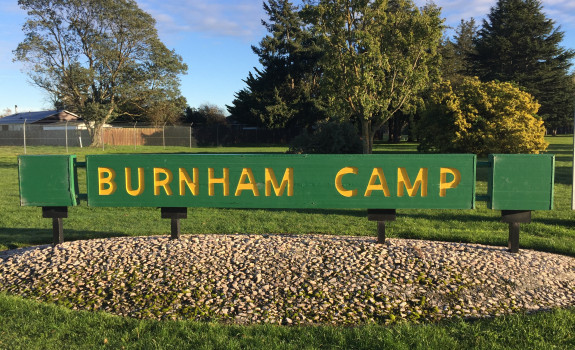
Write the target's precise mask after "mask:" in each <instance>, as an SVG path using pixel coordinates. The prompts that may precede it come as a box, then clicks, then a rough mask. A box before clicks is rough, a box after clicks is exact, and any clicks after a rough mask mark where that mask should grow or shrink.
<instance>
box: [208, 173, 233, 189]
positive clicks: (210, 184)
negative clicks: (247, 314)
mask: <svg viewBox="0 0 575 350" xmlns="http://www.w3.org/2000/svg"><path fill="white" fill-rule="evenodd" d="M223 172H224V177H222V178H216V177H214V169H213V168H208V195H209V196H213V195H214V193H215V191H214V184H222V185H223V187H224V196H229V195H230V169H228V168H224V169H223Z"/></svg>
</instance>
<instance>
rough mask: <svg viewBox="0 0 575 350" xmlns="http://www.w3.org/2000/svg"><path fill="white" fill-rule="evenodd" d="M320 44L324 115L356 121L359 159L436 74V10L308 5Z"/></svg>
mask: <svg viewBox="0 0 575 350" xmlns="http://www.w3.org/2000/svg"><path fill="white" fill-rule="evenodd" d="M307 11H308V12H309V15H310V16H311V17H310V19H311V23H312V24H313V29H314V30H315V31H316V32H317V34H318V35H320V36H321V38H322V45H323V52H324V56H323V59H322V60H321V61H320V62H321V64H320V66H321V69H322V73H323V75H322V81H321V85H322V88H323V89H324V92H325V93H326V95H327V96H328V99H329V102H330V112H332V113H334V114H335V115H338V116H341V117H343V118H352V119H355V120H359V121H360V123H361V126H362V128H361V129H362V131H361V134H362V139H363V145H364V148H363V150H364V153H371V150H372V146H373V138H374V135H375V133H376V132H377V131H378V130H379V129H380V128H381V127H382V126H383V125H384V123H385V122H387V121H388V120H389V119H390V118H391V117H392V116H393V115H394V114H395V113H396V112H398V111H400V110H401V111H404V112H410V111H413V110H414V109H415V107H416V104H417V102H419V101H420V99H419V97H418V95H419V92H420V91H422V90H423V89H424V88H426V87H427V86H428V84H429V82H430V81H431V80H432V77H433V76H434V74H437V73H438V72H437V68H438V65H439V62H438V58H439V56H438V53H437V48H438V45H439V42H440V39H441V34H442V28H443V26H442V20H441V19H440V10H439V8H438V7H436V6H434V5H428V6H425V7H423V8H421V9H419V8H417V7H416V6H415V4H414V3H413V2H412V1H410V0H373V1H370V0H319V1H317V2H313V1H309V2H308V7H307Z"/></svg>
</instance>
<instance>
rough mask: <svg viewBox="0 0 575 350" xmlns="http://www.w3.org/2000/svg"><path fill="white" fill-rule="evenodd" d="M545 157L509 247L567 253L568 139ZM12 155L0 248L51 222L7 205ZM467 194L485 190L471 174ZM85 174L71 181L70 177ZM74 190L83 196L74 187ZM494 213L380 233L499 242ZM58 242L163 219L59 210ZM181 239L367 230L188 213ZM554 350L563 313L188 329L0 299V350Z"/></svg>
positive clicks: (147, 229) (263, 216) (3, 175)
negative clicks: (540, 205)
mask: <svg viewBox="0 0 575 350" xmlns="http://www.w3.org/2000/svg"><path fill="white" fill-rule="evenodd" d="M547 140H548V142H550V144H551V145H550V147H549V152H550V153H554V154H556V179H555V184H556V186H555V203H554V204H555V209H554V210H553V211H539V212H534V213H533V222H532V223H531V224H528V225H522V226H521V240H520V243H521V248H522V249H525V248H529V249H536V250H542V251H548V252H554V253H560V254H566V255H570V256H575V228H574V226H575V216H574V213H573V211H571V203H570V201H571V176H572V175H571V169H572V162H571V161H572V152H573V151H572V138H571V137H563V136H562V137H553V138H548V139H547ZM285 150H286V148H285V147H265V148H264V147H250V148H240V147H238V148H236V147H234V148H199V149H198V148H195V149H191V150H190V149H189V148H184V147H181V148H168V149H166V150H164V148H163V147H139V148H138V149H137V152H139V153H144V152H145V153H161V152H170V153H182V152H193V153H262V152H275V153H283V152H284V151H285ZM415 151H416V144H412V143H411V144H410V143H402V144H399V145H385V144H378V145H376V147H375V153H404V152H415ZM22 152H23V148H21V147H0V184H1V185H0V250H5V249H12V248H16V247H24V246H29V245H37V244H46V243H50V242H51V240H52V233H51V221H50V220H49V219H43V218H42V217H41V210H40V209H39V208H34V207H19V205H18V203H19V198H18V169H17V160H16V156H17V155H18V154H20V153H22ZM65 152H66V149H65V148H64V147H28V148H27V153H28V154H63V153H65ZM133 152H134V149H133V147H127V146H126V147H109V148H107V149H106V150H104V151H102V150H101V149H90V148H83V149H80V148H75V149H72V148H70V149H69V153H70V154H76V155H78V158H79V160H80V161H82V160H83V158H84V156H85V155H86V154H100V153H133ZM479 170H480V171H479V173H478V178H479V181H478V184H477V188H478V193H482V192H485V191H486V188H487V185H486V172H484V171H481V169H479ZM84 176H85V174H82V173H80V177H81V181H83V177H84ZM81 192H83V193H85V189H84V191H81ZM499 219H500V213H499V212H498V211H492V210H488V209H486V206H485V203H482V202H479V203H478V204H477V209H475V210H400V211H398V218H397V221H395V222H392V223H390V224H389V225H387V235H388V236H389V237H401V238H415V239H430V240H442V241H458V242H473V243H481V244H489V245H499V246H505V245H506V244H507V235H508V231H507V225H506V224H502V223H500V222H499ZM64 229H65V233H64V235H65V240H67V241H69V240H76V239H91V238H103V237H112V236H132V235H158V234H162V235H168V234H169V231H170V222H169V220H162V219H160V211H159V210H158V209H155V208H147V209H137V208H114V209H111V208H88V207H87V206H86V205H85V203H83V204H82V205H81V206H79V207H75V208H70V211H69V218H68V219H65V220H64ZM181 229H182V232H183V233H184V234H186V233H194V234H203V233H205V234H217V233H219V234H225V233H236V232H249V233H293V234H309V233H317V234H333V235H358V236H364V235H369V236H375V235H376V223H374V222H370V221H368V220H367V218H366V212H365V210H240V209H202V208H199V209H190V210H189V211H188V219H187V220H183V221H182V222H181ZM100 346H108V347H110V348H121V347H122V346H124V347H126V348H162V349H163V348H182V347H185V346H189V348H194V349H195V348H206V349H208V348H210V349H211V348H265V349H267V348H278V349H283V348H306V349H307V348H310V349H311V348H342V349H352V348H358V349H360V348H362V349H374V348H382V347H385V346H389V347H393V348H406V349H407V348H425V349H429V348H448V349H449V348H453V349H456V348H457V349H459V348H468V347H474V348H486V349H487V348H489V349H491V348H509V347H511V348H529V349H530V348H532V349H539V348H553V347H555V348H559V349H567V348H573V347H575V310H573V309H571V310H556V311H553V312H545V313H538V314H535V315H513V316H505V317H498V318H494V319H490V320H479V321H463V320H453V321H449V322H442V323H440V324H425V325H414V324H400V325H397V326H392V327H383V326H379V325H369V326H359V327H353V328H341V327H319V326H315V327H280V326H271V325H257V326H248V327H244V326H235V325H221V324H215V323H198V322H170V321H166V322H157V321H141V320H134V319H124V318H120V317H116V316H110V315H106V314H102V313H86V312H73V311H69V310H66V309H64V308H62V307H57V306H53V305H45V304H38V303H35V302H32V301H27V300H23V299H21V298H19V297H14V296H8V295H3V294H0V349H4V348H7V349H12V348H15V349H20V348H21V349H30V348H49V349H51V348H62V347H69V348H96V347H100Z"/></svg>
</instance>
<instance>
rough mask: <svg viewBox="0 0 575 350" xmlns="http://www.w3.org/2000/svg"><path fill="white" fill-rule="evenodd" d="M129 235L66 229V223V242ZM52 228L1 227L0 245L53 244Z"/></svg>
mask: <svg viewBox="0 0 575 350" xmlns="http://www.w3.org/2000/svg"><path fill="white" fill-rule="evenodd" d="M122 236H127V235H126V234H123V233H120V232H98V231H76V230H66V226H65V224H64V242H68V241H77V240H86V239H96V238H112V237H122ZM51 243H52V230H51V229H37V228H0V246H6V247H7V248H8V249H16V248H20V247H22V246H31V245H41V244H51Z"/></svg>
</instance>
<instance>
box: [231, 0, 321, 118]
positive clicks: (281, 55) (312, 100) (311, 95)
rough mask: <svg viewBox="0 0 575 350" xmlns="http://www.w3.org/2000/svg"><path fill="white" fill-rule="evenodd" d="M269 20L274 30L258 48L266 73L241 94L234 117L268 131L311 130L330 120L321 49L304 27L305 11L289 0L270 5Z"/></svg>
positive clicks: (261, 71)
mask: <svg viewBox="0 0 575 350" xmlns="http://www.w3.org/2000/svg"><path fill="white" fill-rule="evenodd" d="M263 6H264V10H265V12H266V14H267V15H268V17H269V20H268V21H265V20H262V24H263V25H264V27H265V28H266V29H267V31H268V32H269V35H267V36H265V37H264V38H263V39H262V40H261V41H260V43H259V46H252V50H253V52H254V53H255V54H256V55H258V56H259V62H260V63H261V65H262V69H257V68H254V70H255V74H253V73H251V72H250V73H249V75H248V77H247V78H246V79H245V80H244V82H245V83H246V85H247V87H246V88H244V89H242V90H240V91H239V92H238V93H236V98H235V99H234V101H233V105H232V106H227V108H228V111H229V112H230V114H231V115H230V117H231V118H233V119H235V120H237V121H240V122H244V123H247V124H256V125H260V126H264V127H268V128H276V127H296V128H303V127H307V126H309V125H311V124H313V123H315V121H317V120H318V119H322V118H323V116H324V112H323V108H322V101H321V99H320V97H319V93H318V92H319V83H318V81H319V70H318V68H317V61H318V59H319V56H320V50H319V48H318V46H317V45H316V42H315V39H314V38H313V36H312V34H311V33H310V32H309V31H308V30H306V29H305V28H304V25H303V23H302V20H301V19H300V17H299V12H298V9H297V7H296V6H294V5H293V4H292V3H291V1H289V0H269V1H268V2H267V3H265V2H264V5H263Z"/></svg>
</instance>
